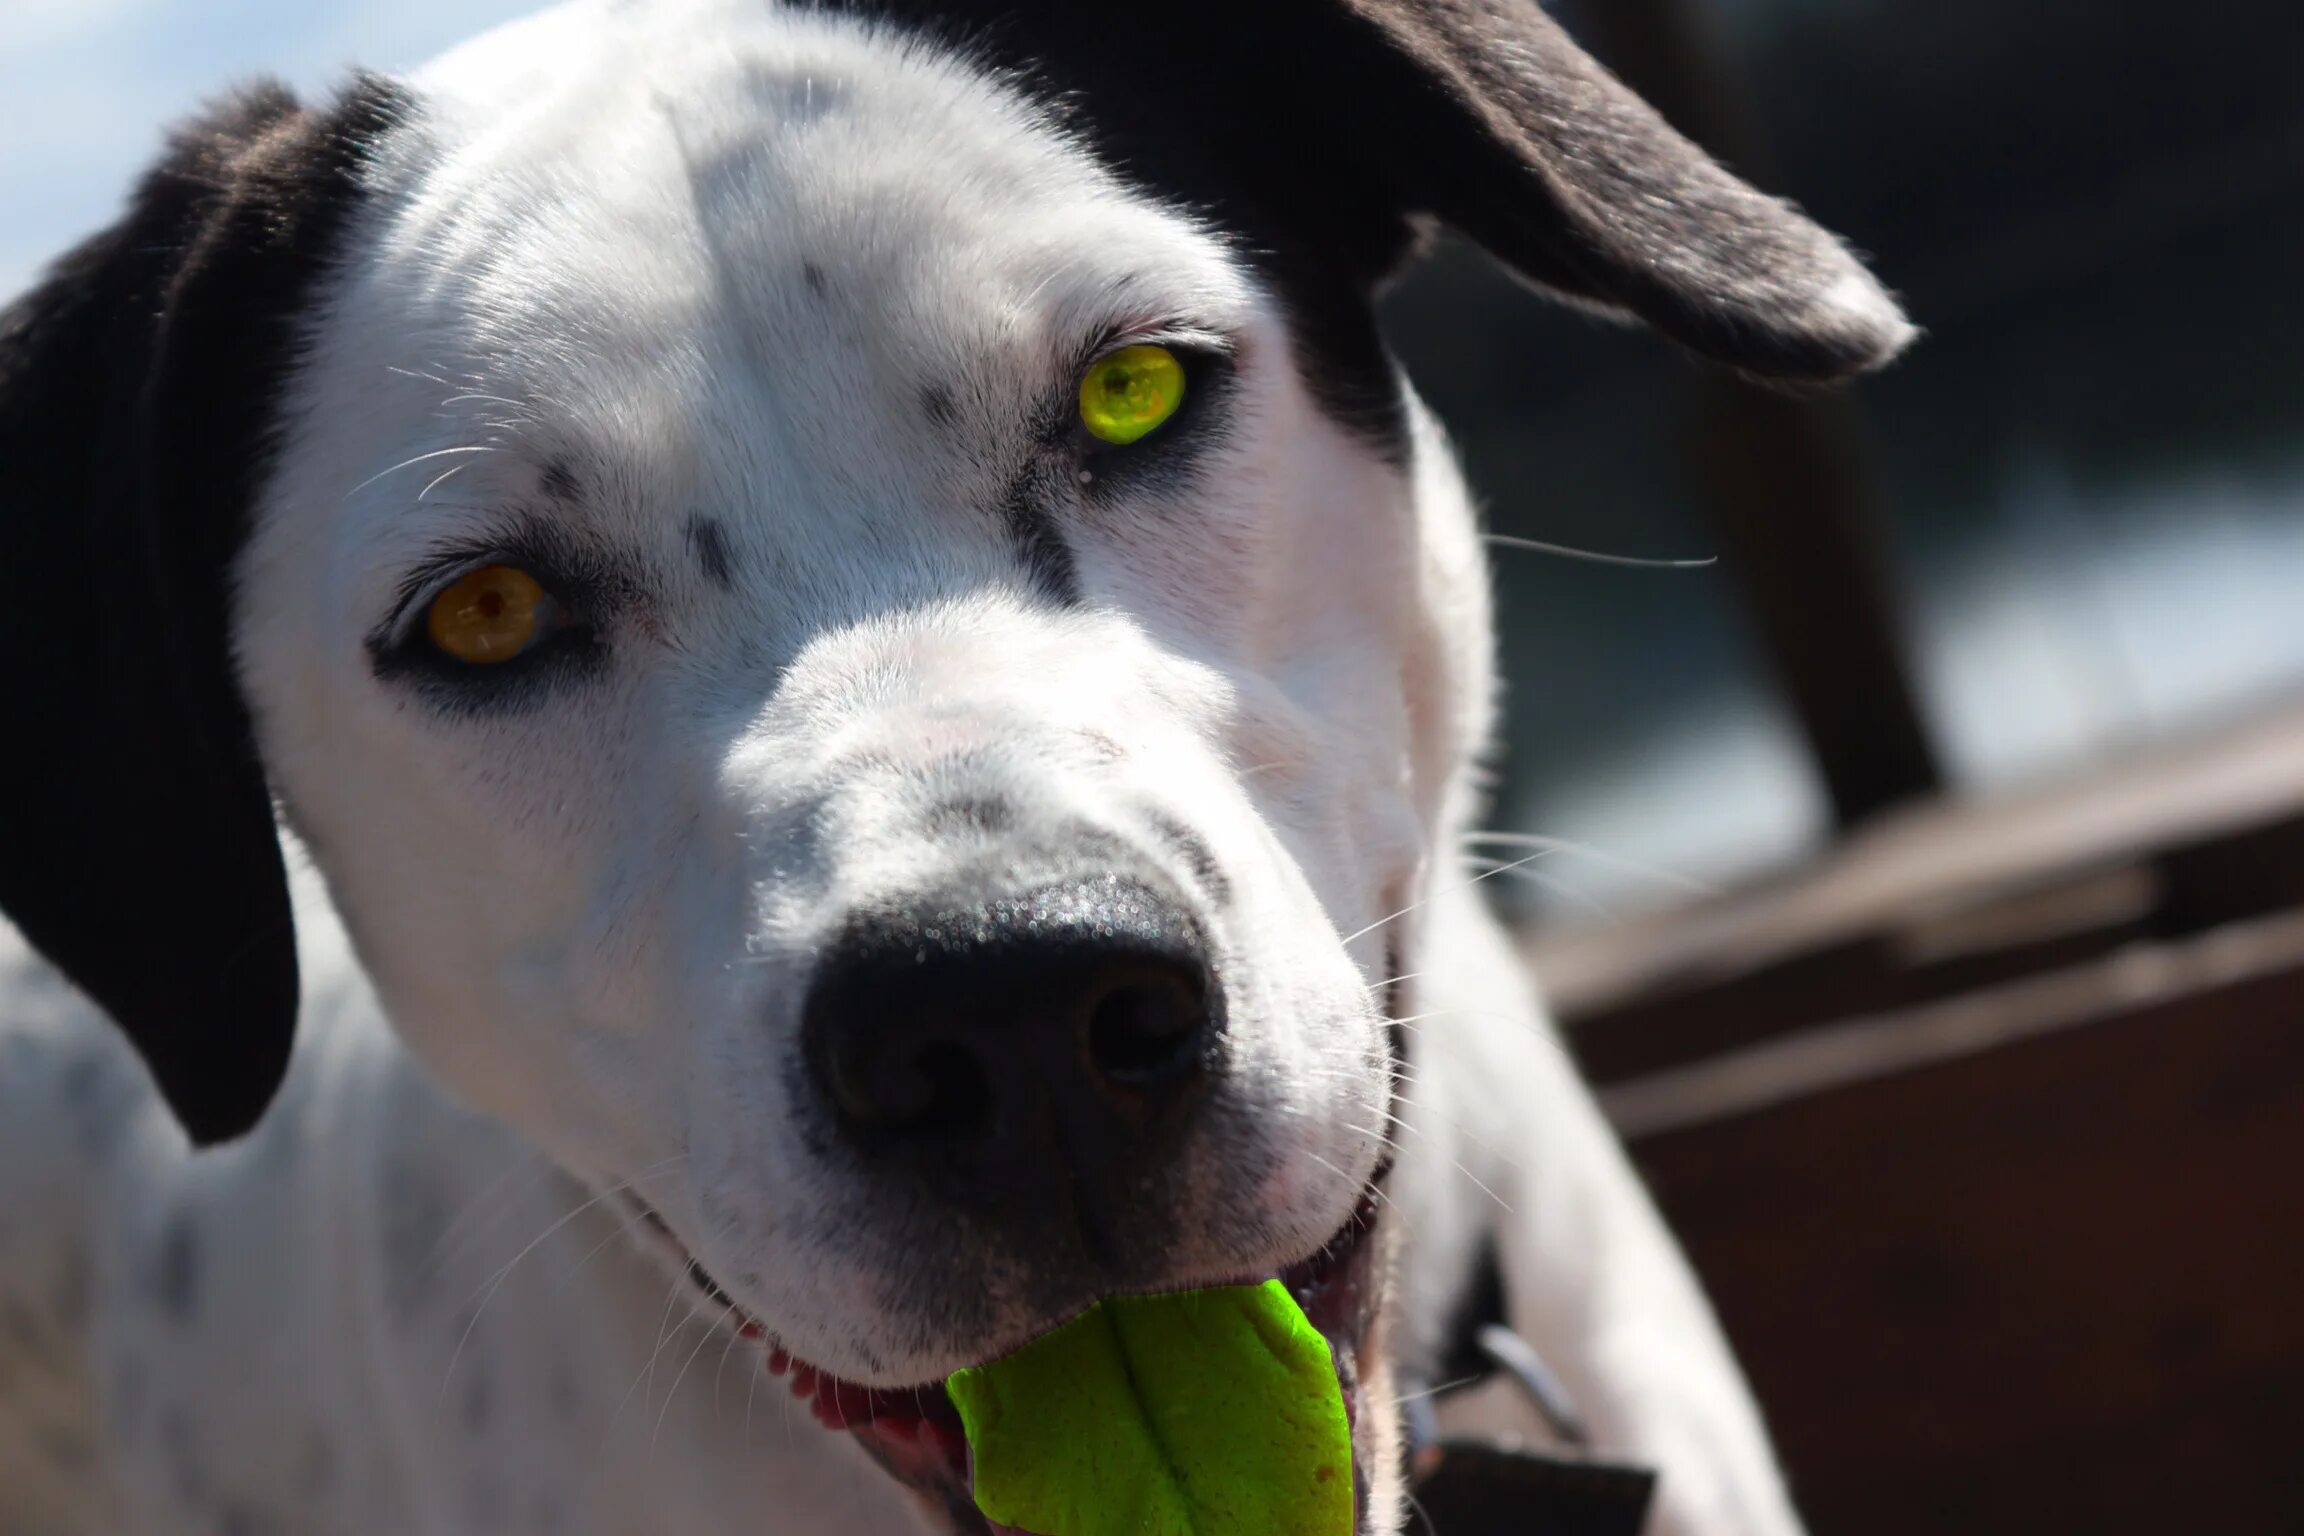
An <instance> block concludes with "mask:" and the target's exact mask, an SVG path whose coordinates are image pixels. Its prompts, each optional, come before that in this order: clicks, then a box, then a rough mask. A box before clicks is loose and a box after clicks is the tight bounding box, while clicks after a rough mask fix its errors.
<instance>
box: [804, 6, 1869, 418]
mask: <svg viewBox="0 0 2304 1536" xmlns="http://www.w3.org/2000/svg"><path fill="white" fill-rule="evenodd" d="M828 3H829V4H831V5H833V6H834V7H836V8H839V9H846V10H852V11H859V12H863V13H866V14H869V15H874V16H879V17H885V18H887V19H889V20H892V21H894V22H897V23H898V24H901V25H906V26H909V27H912V28H914V29H916V30H918V31H921V32H923V33H925V34H928V35H929V36H931V37H935V38H938V39H941V40H942V41H944V42H945V43H946V44H947V45H948V46H950V47H952V48H953V49H954V50H955V51H957V52H960V53H963V54H967V55H971V56H973V57H976V58H979V59H981V60H983V61H984V62H985V63H986V64H988V65H990V66H992V67H994V68H996V69H1000V70H1003V71H1006V72H1009V73H1011V74H1012V75H1014V76H1015V77H1017V78H1021V79H1023V80H1024V81H1026V82H1027V83H1028V85H1029V86H1030V87H1031V88H1034V89H1036V90H1038V91H1040V92H1041V93H1042V94H1044V95H1045V96H1046V97H1047V98H1048V100H1049V101H1050V103H1051V104H1052V105H1053V106H1054V107H1055V108H1056V109H1057V110H1058V111H1060V112H1062V113H1064V114H1065V115H1066V116H1067V118H1068V120H1069V122H1070V124H1071V126H1072V127H1074V128H1075V129H1076V130H1077V131H1079V132H1080V133H1081V134H1083V135H1084V137H1085V138H1086V139H1087V141H1088V142H1089V143H1091V144H1092V145H1093V146H1094V147H1096V148H1097V149H1098V150H1099V151H1100V152H1101V153H1102V155H1103V156H1104V158H1105V159H1106V160H1107V161H1108V162H1109V163H1110V164H1111V165H1112V166H1114V167H1115V168H1117V169H1118V170H1119V172H1120V173H1121V174H1122V175H1123V176H1125V177H1127V178H1129V179H1131V180H1133V181H1135V182H1136V183H1137V184H1139V185H1141V186H1143V187H1145V188H1147V189H1148V190H1151V191H1153V192H1155V193H1158V194H1162V195H1164V196H1166V197H1168V198H1170V199H1172V200H1173V201H1175V202H1177V203H1179V204H1181V205H1182V206H1185V207H1187V208H1190V209H1193V210H1195V211H1198V212H1201V213H1204V214H1205V215H1206V216H1207V217H1209V218H1210V219H1212V220H1213V221H1214V222H1215V223H1216V224H1217V225H1218V226H1219V227H1220V228H1223V229H1225V230H1227V231H1229V232H1230V233H1232V234H1233V235H1234V236H1236V237H1237V238H1238V241H1239V244H1240V248H1241V250H1242V251H1243V253H1244V254H1245V255H1246V256H1247V258H1248V260H1250V261H1251V262H1252V263H1253V264H1254V265H1255V266H1256V267H1257V268H1258V269H1259V271H1260V272H1261V273H1262V275H1263V276H1264V277H1265V279H1266V280H1267V281H1268V282H1269V283H1270V284H1271V285H1272V286H1273V288H1274V289H1275V290H1276V291H1277V292H1278V294H1279V295H1280V297H1281V300H1282V301H1283V303H1284V304H1285V305H1286V306H1287V308H1288V309H1289V311H1290V312H1291V314H1292V316H1293V317H1294V320H1295V326H1294V328H1293V329H1294V335H1295V340H1296V342H1297V343H1298V345H1299V346H1300V347H1301V348H1302V349H1303V353H1304V355H1303V357H1302V359H1301V362H1302V366H1303V370H1304V373H1305V377H1306V379H1307V381H1308V382H1309V383H1310V384H1311V385H1312V387H1313V388H1314V389H1315V390H1316V391H1317V392H1318V393H1319V397H1320V399H1321V401H1322V404H1323V405H1324V406H1325V407H1326V408H1327V409H1328V410H1329V411H1330V412H1331V413H1333V414H1334V415H1335V416H1336V417H1337V418H1338V419H1339V420H1341V421H1343V422H1345V423H1346V424H1347V425H1350V426H1353V427H1354V428H1356V429H1357V430H1360V431H1362V432H1364V433H1367V434H1369V435H1371V436H1372V437H1374V438H1376V439H1377V440H1378V441H1379V442H1380V443H1383V444H1385V445H1387V446H1390V447H1393V448H1395V449H1396V448H1397V447H1398V446H1399V436H1398V434H1399V432H1400V430H1401V421H1402V405H1401V401H1400V397H1399V390H1398V384H1397V382H1396V378H1395V375H1394V374H1393V371H1392V369H1391V366H1390V364H1389V362H1388V360H1387V359H1386V358H1385V355H1384V350H1383V347H1382V344H1381V342H1380V341H1379V339H1378V336H1377V332H1376V327H1375V322H1374V320H1373V318H1372V316H1371V314H1370V312H1369V301H1370V299H1371V297H1372V295H1373V294H1374V292H1375V290H1376V288H1377V287H1378V286H1379V285H1380V284H1381V283H1382V282H1383V281H1384V280H1385V279H1386V278H1387V277H1388V276H1389V275H1391V274H1392V273H1393V272H1394V271H1395V270H1396V269H1397V268H1398V267H1399V266H1400V264H1401V263H1402V262H1403V261H1404V260H1405V259H1406V258H1407V257H1408V256H1409V255H1410V254H1412V252H1413V250H1414V249H1415V247H1416V245H1417V244H1418V231H1419V229H1420V228H1421V227H1422V226H1423V225H1424V224H1425V223H1427V222H1431V221H1437V222H1439V223H1443V224H1448V225H1452V226H1454V227H1455V228H1457V229H1459V230H1461V231H1462V232H1463V233H1464V234H1466V235H1468V236H1470V237H1471V238H1472V239H1474V240H1476V241H1478V242H1479V243H1480V244H1481V245H1482V246H1484V247H1485V248H1486V249H1487V250H1488V251H1489V252H1490V253H1491V254H1492V255H1494V256H1495V257H1496V258H1497V259H1498V260H1499V261H1501V262H1503V263H1504V264H1505V265H1506V266H1508V267H1511V268H1512V269H1513V270H1514V271H1516V272H1517V273H1519V274H1520V275H1521V276H1523V277H1525V278H1526V279H1528V280H1529V281H1530V282H1532V283H1535V284H1537V285H1539V286H1541V287H1544V288H1548V289H1551V290H1554V291H1555V292H1558V293H1561V294H1564V295H1568V296H1571V297H1574V298H1576V299H1579V300H1583V301H1587V302H1592V303H1597V304H1600V305H1603V306H1605V307H1607V308H1611V309H1616V310H1621V311H1626V312H1629V313H1631V314H1634V315H1637V316H1638V317H1640V318H1641V319H1644V320H1646V321H1648V322H1649V323H1650V324H1651V325H1653V326H1655V327H1656V328H1657V329H1658V330H1660V331H1662V332H1664V333H1665V334H1666V335H1668V336H1671V337H1672V338H1673V339H1674V340H1676V341H1679V342H1681V343H1682V344H1684V345H1686V346H1688V347H1691V348H1693V349H1695V350H1696V351H1698V352H1702V353H1705V354H1707V355H1710V356H1712V357H1715V358H1718V359H1721V360H1723V361H1725V362H1728V363H1730V364H1732V365H1734V366H1736V367H1738V368H1741V369H1745V370H1747V371H1749V372H1752V373H1756V374H1762V375H1770V376H1776V377H1782V378H1790V379H1819V378H1838V377H1841V376H1843V375H1846V374H1849V373H1853V372H1858V371H1861V370H1863V369H1866V368H1871V367H1876V366H1878V365H1879V364H1881V363H1883V362H1885V361H1887V360H1888V358H1890V357H1891V356H1893V355H1894V354H1895V352H1896V351H1897V350H1898V348H1899V347H1900V346H1901V345H1902V344H1903V342H1904V340H1905V338H1906V335H1907V332H1906V331H1905V329H1904V328H1903V327H1902V326H1901V324H1900V323H1899V322H1897V321H1896V320H1895V319H1894V318H1893V315H1892V311H1890V310H1889V309H1888V307H1887V306H1886V305H1885V304H1879V305H1874V306H1865V305H1858V306H1856V307H1849V306H1847V305H1845V304H1844V303H1842V302H1840V300H1841V299H1843V298H1845V297H1846V296H1847V295H1848V294H1850V293H1857V294H1869V293H1870V292H1871V291H1872V290H1871V286H1870V285H1871V280H1870V278H1869V277H1868V276H1866V275H1865V274H1864V272H1863V269H1862V268H1861V267H1860V266H1859V265H1858V264H1857V263H1856V262H1855V261H1854V259H1853V258H1851V257H1850V256H1849V255H1848V254H1847V253H1846V252H1845V251H1844V250H1843V249H1842V248H1841V247H1840V245H1839V244H1838V243H1837V242H1836V241H1834V240H1833V239H1832V237H1831V236H1830V235H1828V234H1826V233H1825V232H1824V231H1823V230H1821V229H1819V228H1817V227H1816V226H1815V225H1814V224H1812V223H1810V222H1809V221H1808V220H1807V219H1806V218H1805V217H1803V216H1802V215H1801V214H1800V213H1799V212H1798V211H1797V210H1795V209H1793V208H1792V207H1791V206H1790V205H1788V204H1785V203H1782V202H1779V201H1777V200H1776V199H1773V198H1770V197H1766V196H1763V195H1762V194H1760V193H1758V192H1755V191H1754V190H1752V189H1751V188H1750V187H1748V186H1746V185H1744V184H1743V183H1742V182H1740V181H1738V180H1736V178H1734V177H1733V176H1730V175H1729V174H1728V173H1727V172H1725V171H1723V170H1722V169H1720V167H1719V166H1717V165H1715V164H1714V163H1713V162H1712V161H1711V159H1710V158H1708V157H1707V156H1706V155H1705V154H1704V153H1703V152H1702V151H1701V150H1699V149H1697V148H1696V147H1695V146H1694V145H1692V144H1690V143H1689V142H1688V141H1687V140H1686V139H1684V138H1682V137H1681V136H1680V135H1679V134H1678V133H1676V132H1674V131H1673V130H1672V129H1671V128H1670V127H1669V126H1668V125H1667V124H1665V123H1664V121H1663V120H1662V119H1661V118H1659V117H1658V116H1657V115H1656V113H1655V112H1654V111H1653V110H1652V109H1650V108H1649V107H1648V106H1647V104H1646V103H1644V102H1642V101H1641V100H1640V99H1639V98H1638V97H1636V96H1634V95H1633V94H1632V93H1631V92H1630V91H1628V90H1626V89H1625V88H1624V87H1623V86H1622V85H1621V84H1620V83H1618V82H1617V81H1616V79H1615V78H1614V77H1613V76H1611V75H1609V74H1608V73H1607V71H1606V70H1604V69H1602V68H1601V67H1600V66H1599V65H1598V64H1597V63H1595V62H1594V61H1593V60H1592V59H1591V58H1590V57H1589V56H1588V55H1586V54H1585V53H1584V52H1583V51H1582V50H1581V49H1579V48H1578V47H1577V46H1576V45H1575V43H1574V42H1573V41H1572V40H1570V38H1569V36H1568V34H1567V33H1566V32H1564V31H1563V30H1562V29H1561V28H1560V26H1559V24H1558V23H1556V22H1554V21H1553V20H1552V19H1551V18H1550V17H1548V16H1547V15H1546V14H1545V13H1544V11H1543V9H1542V7H1540V6H1539V5H1537V4H1536V3H1535V0H1258V3H1257V4H1254V5H1239V4H1232V3H1225V0H1169V3H1167V4H1163V5H1160V6H1157V7H1151V8H1145V7H1135V8H1129V7H1122V8H1120V9H1117V10H1115V9H1113V8H1112V7H1108V6H1083V5H1079V4H1077V3H1075V0H828Z"/></svg>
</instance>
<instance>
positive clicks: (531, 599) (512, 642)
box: [424, 565, 552, 666]
mask: <svg viewBox="0 0 2304 1536" xmlns="http://www.w3.org/2000/svg"><path fill="white" fill-rule="evenodd" d="M551 604H552V599H551V597H550V596H549V595H548V594H547V593H546V592H545V590H544V588H543V587H542V586H540V585H538V583H537V581H536V578H535V577H533V576H531V575H529V574H528V573H527V572H526V571H523V570H521V569H520V568H519V567H517V566H511V565H484V566H481V567H480V568H479V569H478V570H475V571H466V572H465V573H464V574H463V575H461V576H459V577H457V578H456V580H455V581H454V582H452V583H451V584H450V585H449V586H448V588H447V590H446V591H444V592H442V593H441V594H440V595H439V596H438V597H436V598H434V599H432V609H431V611H430V612H429V613H428V614H426V615H425V619H424V632H425V633H426V634H427V635H429V636H430V637H431V639H432V643H433V644H434V645H436V646H438V647H439V648H440V649H441V650H443V651H446V652H447V653H448V654H449V655H451V656H453V657H455V658H456V659H457V660H458V661H463V662H469V663H471V664H472V665H474V666H492V665H494V664H495V663H497V662H500V661H510V660H511V659H512V658H513V657H515V656H517V655H519V654H520V653H521V652H522V651H525V650H526V649H528V647H530V646H531V645H534V644H535V643H536V642H537V640H538V639H540V638H541V637H542V636H543V633H544V624H545V619H546V617H547V615H548V612H549V610H550V608H551Z"/></svg>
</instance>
